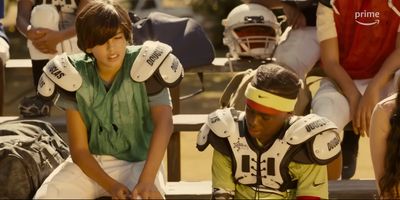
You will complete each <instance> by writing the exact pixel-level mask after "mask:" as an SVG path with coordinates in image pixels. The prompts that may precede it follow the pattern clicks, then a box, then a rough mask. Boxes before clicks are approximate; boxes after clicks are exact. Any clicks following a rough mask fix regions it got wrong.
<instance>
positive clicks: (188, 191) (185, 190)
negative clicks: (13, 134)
mask: <svg viewBox="0 0 400 200" xmlns="http://www.w3.org/2000/svg"><path fill="white" fill-rule="evenodd" d="M165 192H166V194H165V198H166V199H199V200H200V199H210V198H211V192H212V188H211V181H198V182H186V181H179V182H167V184H166V191H165Z"/></svg>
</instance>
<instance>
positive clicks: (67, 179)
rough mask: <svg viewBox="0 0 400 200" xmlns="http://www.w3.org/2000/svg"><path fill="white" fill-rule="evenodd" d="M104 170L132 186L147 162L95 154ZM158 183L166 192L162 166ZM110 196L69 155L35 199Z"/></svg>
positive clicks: (131, 187) (43, 185) (126, 184)
mask: <svg viewBox="0 0 400 200" xmlns="http://www.w3.org/2000/svg"><path fill="white" fill-rule="evenodd" d="M94 157H95V159H96V160H97V162H98V163H99V165H100V166H101V167H102V168H103V170H104V171H105V172H106V173H107V174H108V175H110V176H111V177H112V178H113V179H115V180H116V181H119V182H120V183H123V184H125V186H126V187H128V188H129V189H130V190H132V189H133V188H134V187H135V185H136V184H137V182H138V179H139V176H140V174H141V173H142V170H143V167H144V163H145V161H142V162H135V163H132V162H128V161H124V160H118V159H116V158H114V157H112V156H108V155H102V156H94ZM155 185H156V187H157V189H158V190H159V191H160V193H161V194H162V195H164V194H165V181H164V176H163V173H162V167H160V170H159V172H158V174H157V177H156V180H155ZM102 196H110V194H108V192H107V191H105V190H104V189H103V188H102V187H101V186H100V185H98V184H97V183H96V182H95V181H94V180H92V179H91V178H89V177H88V176H86V175H85V174H84V173H83V172H82V170H81V169H80V168H79V167H78V166H77V165H76V164H75V163H73V162H72V159H71V157H69V158H68V159H67V160H66V161H65V162H64V163H62V164H61V165H59V166H58V167H57V168H56V169H55V170H54V171H53V172H52V173H51V174H50V176H49V177H47V179H46V180H45V181H44V182H43V184H42V186H41V187H40V188H39V189H38V191H37V192H36V194H35V196H34V199H56V198H57V199H60V198H61V199H75V198H79V199H95V198H99V197H102Z"/></svg>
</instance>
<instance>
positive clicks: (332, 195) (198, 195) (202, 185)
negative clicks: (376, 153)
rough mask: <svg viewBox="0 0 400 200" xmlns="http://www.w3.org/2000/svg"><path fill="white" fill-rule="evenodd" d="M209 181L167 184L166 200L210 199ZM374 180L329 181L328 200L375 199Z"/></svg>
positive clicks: (210, 188) (210, 187)
mask: <svg viewBox="0 0 400 200" xmlns="http://www.w3.org/2000/svg"><path fill="white" fill-rule="evenodd" d="M211 192H212V185H211V181H199V182H185V181H179V182H168V183H167V185H166V199H210V197H211ZM377 196H378V193H377V190H376V186H375V180H339V181H329V199H377Z"/></svg>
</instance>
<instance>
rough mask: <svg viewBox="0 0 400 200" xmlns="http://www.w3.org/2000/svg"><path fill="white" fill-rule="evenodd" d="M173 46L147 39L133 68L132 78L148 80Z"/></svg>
mask: <svg viewBox="0 0 400 200" xmlns="http://www.w3.org/2000/svg"><path fill="white" fill-rule="evenodd" d="M171 51H172V48H171V47H170V46H169V45H167V44H164V43H161V42H158V41H146V42H145V43H144V44H143V46H142V48H141V49H140V52H139V54H138V56H137V57H136V59H135V61H134V62H133V64H132V68H131V72H130V75H131V78H132V79H133V80H134V81H136V82H143V81H145V80H147V79H148V78H149V77H150V76H151V75H153V73H154V72H155V71H156V69H158V67H159V66H160V65H161V63H162V62H163V61H164V60H165V58H166V57H167V56H168V55H169V54H170V53H171Z"/></svg>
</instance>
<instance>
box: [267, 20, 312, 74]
mask: <svg viewBox="0 0 400 200" xmlns="http://www.w3.org/2000/svg"><path fill="white" fill-rule="evenodd" d="M285 37H286V38H285ZM282 40H283V41H282V42H281V43H280V44H279V45H278V47H277V48H276V51H275V54H274V57H275V58H276V61H277V62H279V63H283V64H286V65H287V66H288V67H290V68H291V69H293V70H294V71H296V73H297V75H298V76H299V78H301V79H303V80H304V79H305V77H306V75H307V73H308V72H309V71H310V70H311V69H312V68H313V67H314V65H315V63H317V62H318V60H319V57H320V48H319V42H318V40H317V30H316V28H315V27H311V26H307V27H303V28H299V29H292V30H290V29H287V30H285V32H284V33H283V34H282Z"/></svg>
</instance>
